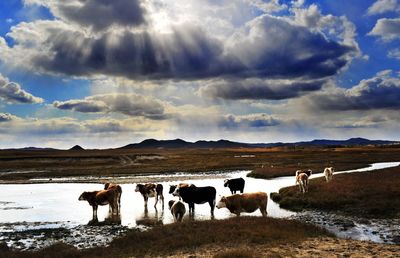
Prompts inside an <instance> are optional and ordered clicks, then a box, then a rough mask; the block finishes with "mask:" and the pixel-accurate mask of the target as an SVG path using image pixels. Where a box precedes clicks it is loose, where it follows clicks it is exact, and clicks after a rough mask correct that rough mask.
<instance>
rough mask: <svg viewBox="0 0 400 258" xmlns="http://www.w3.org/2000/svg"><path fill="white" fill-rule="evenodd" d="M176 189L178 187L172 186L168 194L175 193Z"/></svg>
mask: <svg viewBox="0 0 400 258" xmlns="http://www.w3.org/2000/svg"><path fill="white" fill-rule="evenodd" d="M175 189H176V185H170V186H169V192H168V193H170V194H172V193H173V192H174V191H175Z"/></svg>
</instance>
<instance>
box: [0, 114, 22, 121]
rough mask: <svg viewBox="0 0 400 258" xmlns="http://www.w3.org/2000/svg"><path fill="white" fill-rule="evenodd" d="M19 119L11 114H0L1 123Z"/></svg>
mask: <svg viewBox="0 0 400 258" xmlns="http://www.w3.org/2000/svg"><path fill="white" fill-rule="evenodd" d="M16 119H18V118H17V117H16V116H14V115H11V114H10V113H0V123H2V122H10V121H13V120H16Z"/></svg>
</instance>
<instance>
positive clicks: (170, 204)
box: [168, 200, 175, 209]
mask: <svg viewBox="0 0 400 258" xmlns="http://www.w3.org/2000/svg"><path fill="white" fill-rule="evenodd" d="M174 203H175V201H174V200H170V201H169V202H168V208H169V209H171V208H172V205H174Z"/></svg>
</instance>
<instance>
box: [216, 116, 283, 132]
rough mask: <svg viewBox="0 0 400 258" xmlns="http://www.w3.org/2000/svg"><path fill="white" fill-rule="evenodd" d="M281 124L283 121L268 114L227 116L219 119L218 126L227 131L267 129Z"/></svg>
mask: <svg viewBox="0 0 400 258" xmlns="http://www.w3.org/2000/svg"><path fill="white" fill-rule="evenodd" d="M280 123H281V121H279V120H278V119H276V118H274V117H273V116H270V115H267V114H251V115H242V116H237V115H226V116H222V117H221V118H220V119H219V121H218V126H219V127H221V128H225V129H240V128H265V127H271V126H278V125H279V124H280Z"/></svg>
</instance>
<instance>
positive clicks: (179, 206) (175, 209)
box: [168, 200, 186, 222]
mask: <svg viewBox="0 0 400 258" xmlns="http://www.w3.org/2000/svg"><path fill="white" fill-rule="evenodd" d="M168 206H169V209H170V210H171V214H172V216H173V217H174V221H175V222H182V219H183V215H185V213H186V208H185V204H183V202H181V201H174V200H171V201H169V202H168Z"/></svg>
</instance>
